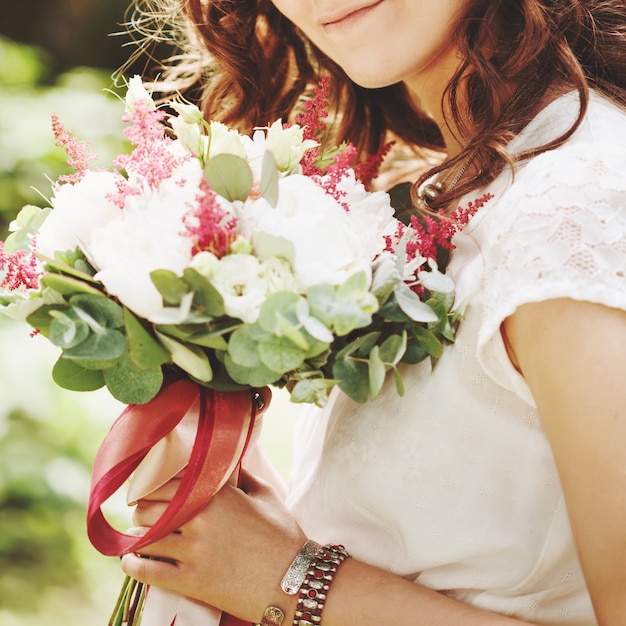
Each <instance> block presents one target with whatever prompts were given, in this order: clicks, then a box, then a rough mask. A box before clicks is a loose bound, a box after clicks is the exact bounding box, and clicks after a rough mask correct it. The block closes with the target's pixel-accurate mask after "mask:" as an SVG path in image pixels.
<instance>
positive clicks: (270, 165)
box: [261, 150, 279, 207]
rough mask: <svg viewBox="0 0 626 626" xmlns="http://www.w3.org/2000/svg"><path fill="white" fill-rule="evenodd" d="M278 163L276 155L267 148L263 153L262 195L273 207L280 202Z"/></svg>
mask: <svg viewBox="0 0 626 626" xmlns="http://www.w3.org/2000/svg"><path fill="white" fill-rule="evenodd" d="M278 179H279V173H278V165H277V164H276V159H275V158H274V155H273V154H272V153H271V152H270V151H269V150H267V151H266V152H265V154H264V155H263V167H262V169H261V197H262V198H265V200H266V201H267V203H268V204H269V205H270V206H271V207H275V206H276V205H277V204H278Z"/></svg>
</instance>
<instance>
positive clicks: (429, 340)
mask: <svg viewBox="0 0 626 626" xmlns="http://www.w3.org/2000/svg"><path fill="white" fill-rule="evenodd" d="M410 332H411V335H412V337H413V339H414V340H416V341H417V343H418V345H419V346H420V348H421V349H422V350H424V351H425V352H426V353H427V354H429V355H430V356H432V357H435V358H436V359H438V358H439V357H440V356H441V355H442V354H443V345H442V343H441V341H440V340H439V339H438V338H437V336H436V335H435V333H434V332H433V331H431V330H428V329H427V328H424V327H422V326H419V325H418V324H413V325H412V326H411V331H410Z"/></svg>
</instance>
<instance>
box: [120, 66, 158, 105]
mask: <svg viewBox="0 0 626 626" xmlns="http://www.w3.org/2000/svg"><path fill="white" fill-rule="evenodd" d="M137 102H142V103H144V104H147V105H148V107H149V108H151V109H156V105H155V104H154V100H153V99H152V96H151V95H150V94H149V93H148V90H147V89H146V88H145V87H144V86H143V81H142V80H141V76H138V75H135V76H133V77H132V78H131V79H130V80H129V81H128V91H127V92H126V111H132V110H133V108H134V106H135V104H136V103H137Z"/></svg>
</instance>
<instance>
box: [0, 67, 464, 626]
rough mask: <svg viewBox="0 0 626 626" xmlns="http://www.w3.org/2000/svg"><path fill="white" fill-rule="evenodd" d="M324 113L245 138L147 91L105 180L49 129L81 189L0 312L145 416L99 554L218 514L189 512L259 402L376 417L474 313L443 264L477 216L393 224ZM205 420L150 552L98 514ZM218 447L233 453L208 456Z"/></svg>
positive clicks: (128, 444)
mask: <svg viewBox="0 0 626 626" xmlns="http://www.w3.org/2000/svg"><path fill="white" fill-rule="evenodd" d="M323 97H324V94H323V86H321V87H320V88H319V89H318V92H317V95H316V98H317V101H315V100H313V101H311V102H310V105H309V108H308V109H307V111H308V113H307V115H309V118H308V120H307V118H306V115H305V116H304V117H303V118H301V120H300V121H302V120H304V121H305V122H307V123H304V124H300V125H299V124H293V125H288V124H283V123H282V122H281V120H277V121H275V122H273V123H272V124H271V125H268V126H267V127H263V128H259V129H257V130H256V131H255V132H254V134H253V135H252V136H251V137H249V136H244V135H241V134H240V133H238V132H237V131H235V130H232V129H230V128H228V127H226V126H224V125H223V124H221V123H218V122H207V121H205V120H204V119H203V117H202V114H201V112H200V111H199V109H198V108H197V107H195V106H194V105H191V104H187V103H181V102H172V103H170V104H169V111H170V114H168V113H167V112H166V110H165V109H163V108H159V107H157V106H156V105H155V103H154V101H153V99H152V97H151V95H150V94H149V93H148V91H146V89H145V88H144V87H143V86H142V83H141V80H140V79H139V78H138V77H134V78H132V79H131V80H130V82H129V85H128V92H127V95H126V99H125V117H124V118H123V119H124V121H125V122H126V124H127V126H126V130H125V134H126V137H127V138H128V139H129V141H130V144H132V147H131V149H129V152H128V153H127V154H122V155H120V156H119V157H118V158H117V159H116V160H115V161H114V163H113V164H112V167H111V168H110V169H107V170H105V169H98V168H92V167H90V163H91V159H92V155H90V153H89V152H88V149H87V146H86V145H85V144H81V143H79V142H78V141H77V140H76V139H75V138H74V137H72V135H71V134H70V133H69V132H68V131H67V130H66V129H65V127H64V126H63V125H62V123H61V122H60V120H58V119H57V118H56V117H53V130H54V133H55V136H56V139H57V144H58V145H60V146H63V147H64V148H65V150H66V152H67V154H68V156H69V159H68V163H69V164H70V165H72V166H73V168H74V172H73V173H72V174H69V175H66V176H62V177H60V178H59V180H57V181H55V182H54V183H53V185H52V197H51V198H50V200H49V205H50V206H49V207H47V208H39V207H34V206H27V207H24V208H23V209H22V211H21V212H20V213H19V215H18V216H17V218H16V220H15V221H14V222H13V223H12V225H11V230H12V233H11V235H10V236H9V237H8V238H7V240H6V241H5V242H4V243H2V242H0V283H1V287H2V291H1V292H0V304H1V305H2V306H3V309H4V311H5V313H7V314H9V315H11V316H13V317H18V318H20V319H23V320H25V321H27V322H28V323H29V324H30V325H31V326H32V327H33V328H34V329H35V331H34V332H36V333H41V334H42V335H44V336H45V337H46V338H48V339H49V340H50V341H51V342H52V343H53V344H54V345H55V346H58V348H59V349H60V356H59V359H58V361H57V362H56V364H55V366H54V368H53V372H52V375H53V378H54V380H55V381H56V382H57V383H58V384H59V385H60V386H62V387H65V388H67V389H72V390H78V391H88V390H93V389H97V388H100V387H102V386H106V387H107V388H108V390H109V391H110V392H111V394H112V395H113V396H114V397H115V398H117V399H119V400H120V401H122V402H124V403H127V404H129V405H130V406H129V409H128V411H127V412H126V413H125V414H123V415H122V416H121V418H120V420H118V422H116V424H115V426H114V428H113V429H112V434H111V437H109V438H107V439H108V440H107V441H105V443H104V444H103V448H102V449H103V452H102V454H101V455H100V457H99V458H97V459H96V466H95V470H94V482H93V483H92V494H91V497H92V501H91V503H90V509H89V513H88V516H89V524H90V529H91V532H90V537H91V539H92V542H94V545H96V547H97V548H98V549H100V550H101V551H102V552H104V553H105V554H119V553H122V552H124V551H129V550H130V549H137V548H138V547H141V546H142V545H146V544H147V543H149V542H150V541H154V540H155V539H157V538H158V537H159V536H164V535H165V534H167V533H168V532H171V531H172V530H173V529H174V528H176V527H177V525H180V524H181V523H184V521H185V516H187V519H189V517H190V516H191V515H193V514H194V513H195V512H196V511H197V510H199V508H200V507H201V506H204V505H205V504H206V499H205V500H202V501H194V502H193V503H192V505H190V506H188V507H187V506H186V505H187V503H188V501H189V500H192V501H193V500H194V497H193V493H194V491H193V487H194V485H195V484H196V482H197V481H204V480H206V479H207V478H206V477H207V475H208V474H207V472H208V470H207V468H209V466H211V464H213V469H215V465H216V463H217V464H218V465H219V467H220V471H219V472H218V473H219V478H218V479H216V480H215V481H214V483H212V484H211V487H210V489H207V490H203V491H208V492H212V493H214V492H215V491H216V490H217V489H219V488H220V487H221V486H222V485H223V484H224V482H225V480H227V479H228V477H229V476H230V474H231V473H232V472H233V471H234V470H235V469H236V466H237V464H238V463H239V461H240V460H241V456H242V454H243V452H244V450H245V449H246V446H247V445H248V444H249V440H250V432H251V428H252V426H251V416H250V415H249V413H250V409H249V408H248V407H247V404H246V402H247V400H241V398H242V397H244V398H247V397H248V396H246V395H245V394H247V393H248V391H247V390H249V389H252V388H256V387H261V386H265V385H274V386H278V387H286V388H287V389H288V391H289V393H290V396H291V399H292V400H293V401H294V402H308V403H316V404H318V405H323V404H324V403H325V402H326V400H327V398H328V394H329V392H330V390H331V389H332V388H333V387H335V386H337V387H339V388H340V389H341V390H342V391H343V392H344V393H346V394H347V395H348V396H350V397H351V398H353V399H354V400H355V401H357V402H364V401H366V400H367V399H368V398H371V397H375V396H376V395H377V394H378V393H379V392H380V390H381V388H382V385H383V380H384V378H385V376H386V373H387V372H388V371H389V370H391V371H393V373H394V376H395V380H396V386H397V390H398V393H402V380H401V377H400V374H399V371H398V364H399V363H416V362H419V361H421V360H423V359H425V358H428V357H431V358H437V357H438V356H440V355H441V353H442V350H443V343H444V342H445V341H452V340H453V338H454V331H455V326H456V323H457V321H458V319H459V315H460V312H459V311H458V310H457V311H455V310H453V302H454V284H453V282H452V280H451V279H450V277H448V276H446V275H445V274H443V273H441V272H440V271H439V269H438V267H437V264H436V262H435V258H436V247H437V245H444V247H445V246H446V245H448V246H451V244H450V239H451V236H452V234H453V233H454V232H455V230H456V228H457V227H458V225H459V224H460V223H462V222H463V221H466V220H467V219H468V218H469V215H470V214H471V211H469V210H468V211H465V212H460V213H458V214H457V215H456V216H455V217H454V219H451V220H442V221H437V220H434V219H431V218H427V219H426V220H425V221H424V220H422V221H419V220H418V219H417V218H415V217H414V216H413V217H411V218H410V220H409V221H408V223H406V224H405V223H402V222H400V221H399V220H398V219H396V217H394V210H393V208H392V206H391V204H390V200H389V196H388V195H387V194H386V193H385V192H382V191H378V192H368V191H367V190H366V188H365V186H364V185H363V184H362V183H361V182H360V181H359V179H358V178H357V176H356V173H355V172H356V171H358V168H356V169H355V168H353V167H352V162H353V160H354V156H355V153H356V151H355V149H354V148H353V147H352V146H351V145H350V144H345V145H342V146H339V147H335V148H332V149H330V150H326V151H323V150H322V149H321V146H320V144H319V143H318V141H317V138H316V135H315V132H316V130H317V128H319V120H320V118H321V114H320V110H321V106H320V101H323ZM316 106H317V113H316V108H315V107H316ZM316 115H317V123H312V122H311V118H312V117H315V116H316ZM316 127H317V128H316ZM181 381H182V382H181ZM190 390H193V391H190ZM242 394H244V395H243V396H242ZM224 398H227V399H228V398H238V400H237V402H236V403H235V404H228V402H229V401H228V400H224ZM220 403H221V404H220ZM237 403H238V404H237ZM146 407H147V409H146V410H144V409H145V408H146ZM172 407H175V410H171V409H172ZM216 407H217V408H216ZM190 414H192V421H194V420H195V421H194V424H196V425H197V434H196V439H195V443H194V447H193V450H192V453H191V454H192V458H191V460H188V459H185V461H184V462H183V465H185V464H187V463H188V464H189V466H188V467H193V468H196V469H195V470H194V471H191V470H188V472H186V474H185V478H184V480H183V483H184V484H183V485H182V486H181V490H182V491H183V492H184V493H183V494H181V496H180V497H179V498H178V500H177V502H176V503H173V504H174V506H173V509H176V510H172V511H170V512H169V513H168V512H166V514H165V515H164V518H166V519H164V521H163V523H162V524H160V525H157V526H158V528H157V527H155V529H156V530H155V529H153V530H155V532H154V533H152V534H150V533H149V535H148V536H146V537H145V538H143V539H140V538H136V537H133V538H130V537H127V536H125V535H122V534H121V533H116V532H115V531H112V530H109V529H108V528H107V525H106V522H104V521H103V518H102V516H101V513H100V511H99V507H100V504H101V503H102V501H103V500H104V499H106V498H107V497H108V496H110V495H111V493H112V492H113V491H114V490H115V489H116V488H117V487H119V486H120V485H121V483H122V482H123V481H124V480H125V479H126V478H127V477H128V475H129V474H130V473H131V472H132V471H134V470H136V469H137V467H138V466H139V464H140V462H141V460H142V459H144V457H145V456H146V455H147V454H149V453H150V451H151V450H152V448H154V447H155V446H156V444H157V442H158V441H159V440H160V439H162V438H163V437H165V436H167V435H168V433H170V434H171V433H172V432H173V431H175V429H176V427H177V425H179V424H181V423H182V422H184V420H185V419H187V417H188V416H189V415H190ZM234 414H236V415H234ZM243 414H248V416H247V418H246V419H244V418H239V417H237V416H238V415H243ZM161 415H165V417H163V418H161ZM185 416H187V417H185ZM206 420H208V422H206ZM252 421H253V420H252ZM205 422H206V423H205ZM207 424H208V425H207ZM216 429H218V430H220V429H224V430H229V429H230V430H229V432H230V433H231V435H232V436H231V438H230V441H231V443H230V444H227V445H226V447H225V448H224V447H222V448H221V449H219V450H217V451H212V450H211V445H212V444H211V440H212V439H216V438H215V437H212V433H213V434H214V433H215V432H216ZM220 432H221V430H220ZM194 455H195V456H194ZM178 469H180V468H179V467H177V468H176V470H178ZM209 469H210V468H209ZM209 473H210V472H209ZM213 473H214V472H213ZM113 475H115V476H114V477H112V476H113ZM185 481H186V483H185ZM177 495H178V494H177ZM181 507H182V508H181ZM142 541H143V543H142ZM125 602H126V603H128V597H127V598H126V600H125ZM116 619H119V620H120V621H119V622H118V623H121V619H122V618H116ZM124 619H127V617H126V618H124ZM129 621H132V619H131V620H129ZM167 623H168V626H169V623H170V622H169V621H168V622H167ZM177 623H179V622H177Z"/></svg>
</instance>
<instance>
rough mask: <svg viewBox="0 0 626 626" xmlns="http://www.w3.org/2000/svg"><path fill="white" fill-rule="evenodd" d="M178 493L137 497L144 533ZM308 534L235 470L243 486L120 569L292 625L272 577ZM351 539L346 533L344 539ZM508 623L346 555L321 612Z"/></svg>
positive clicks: (350, 622) (343, 623)
mask: <svg viewBox="0 0 626 626" xmlns="http://www.w3.org/2000/svg"><path fill="white" fill-rule="evenodd" d="M175 489H176V482H175V481H172V482H171V483H168V484H167V485H166V486H165V487H163V488H162V489H160V490H159V491H158V492H155V494H153V495H152V496H150V497H151V498H154V499H153V500H149V501H148V500H144V501H141V502H140V504H139V505H138V508H137V511H136V514H135V520H136V523H137V524H139V525H140V527H138V528H137V529H135V532H136V533H137V534H142V533H143V531H144V530H145V528H141V526H144V527H145V526H150V525H152V524H154V523H155V521H156V519H157V518H158V516H159V515H160V514H162V512H163V510H164V508H165V505H166V502H167V501H168V500H169V499H171V497H172V496H173V494H174V491H175ZM305 539H306V537H305V536H304V534H303V532H302V530H301V529H300V528H299V526H298V525H297V523H296V522H295V520H294V519H293V517H292V516H291V514H290V513H289V511H288V510H287V509H286V508H285V505H284V504H283V502H282V500H281V499H280V497H279V496H278V494H277V493H276V492H275V491H274V490H273V489H272V488H271V487H270V486H269V485H268V484H266V483H263V482H261V481H258V480H257V479H254V478H253V477H252V476H251V475H249V474H247V473H245V474H244V475H243V482H242V489H236V488H234V487H232V486H226V487H225V488H223V489H222V490H221V491H220V493H219V494H218V495H217V496H215V497H214V498H213V500H212V501H211V503H210V504H209V505H208V506H207V507H206V509H205V510H204V511H203V512H201V513H200V514H199V515H198V516H197V517H196V518H194V519H193V520H191V521H190V522H189V523H188V524H186V525H185V526H183V527H182V529H181V531H180V533H179V534H178V533H174V534H172V535H169V536H168V537H166V538H165V539H163V540H162V541H159V542H157V543H155V544H153V545H152V546H150V547H149V548H146V549H145V550H142V551H141V552H142V554H146V555H152V556H156V557H159V558H165V559H168V561H158V560H154V559H145V558H139V557H138V556H136V555H126V556H125V557H124V558H123V560H122V568H123V569H124V571H125V572H126V573H127V574H129V575H131V576H133V577H135V578H137V579H138V580H141V581H143V582H147V583H149V584H153V585H156V586H159V587H163V588H166V589H171V590H174V591H177V592H179V593H182V594H184V595H187V596H191V597H193V598H196V599H198V600H201V601H204V602H206V603H208V604H211V605H213V606H217V607H220V608H222V609H223V610H225V611H227V612H229V613H231V614H232V615H236V616H237V617H240V618H242V619H245V620H249V621H259V620H260V619H261V616H262V614H263V611H264V610H265V607H266V606H268V605H275V606H278V607H279V608H281V609H282V610H283V611H284V612H285V615H286V618H285V622H284V625H283V626H291V624H292V620H293V615H294V611H295V608H296V600H297V596H288V595H287V594H285V593H284V592H283V591H282V590H281V589H280V581H281V579H282V577H283V575H284V574H285V572H286V571H287V569H288V567H289V565H290V564H291V561H292V560H293V558H294V556H295V555H296V554H297V552H298V550H299V549H300V547H301V546H302V544H303V543H304V541H305ZM346 543H347V544H348V545H349V543H350V541H349V537H347V538H346ZM526 623H527V622H521V621H518V620H514V619H510V618H507V617H503V616H501V615H497V614H494V613H490V612H486V611H483V610H480V609H476V608H474V607H471V606H470V605H467V604H464V603H461V602H458V601H456V600H452V599H450V598H447V597H446V596H444V595H442V594H440V593H437V592H435V591H431V590H429V589H426V588H425V587H422V586H420V585H418V584H416V583H414V582H410V581H407V580H405V579H403V578H400V577H399V576H396V575H394V574H391V573H389V572H385V571H383V570H381V569H378V568H376V567H372V566H369V565H366V564H365V563H362V562H359V561H357V560H356V559H348V560H347V561H345V562H344V564H343V565H342V566H341V567H340V568H339V571H338V573H337V575H336V577H335V581H334V583H333V585H332V588H331V591H330V593H329V595H328V602H327V604H326V607H325V609H324V612H323V625H324V626H370V625H371V626H374V625H376V626H385V625H389V626H392V625H393V626H402V625H406V626H420V625H424V626H437V625H439V624H440V625H441V626H450V625H451V624H455V625H456V624H459V626H461V625H463V626H521V625H522V624H526Z"/></svg>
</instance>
